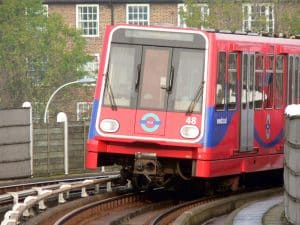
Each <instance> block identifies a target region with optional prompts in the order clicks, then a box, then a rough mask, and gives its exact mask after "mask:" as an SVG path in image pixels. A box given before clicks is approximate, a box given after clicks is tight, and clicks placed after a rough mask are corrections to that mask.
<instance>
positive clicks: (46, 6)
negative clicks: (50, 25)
mask: <svg viewBox="0 0 300 225" xmlns="http://www.w3.org/2000/svg"><path fill="white" fill-rule="evenodd" d="M43 9H44V13H43V14H44V15H45V16H47V17H48V13H49V7H48V5H46V4H43Z"/></svg>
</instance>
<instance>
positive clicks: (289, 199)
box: [284, 105, 300, 224]
mask: <svg viewBox="0 0 300 225" xmlns="http://www.w3.org/2000/svg"><path fill="white" fill-rule="evenodd" d="M284 161H285V163H284V189H285V192H284V211H285V217H286V219H287V220H288V221H289V222H290V223H292V224H300V188H299V187H300V163H299V162H300V105H291V106H288V107H287V109H286V119H285V143H284Z"/></svg>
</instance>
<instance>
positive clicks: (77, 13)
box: [76, 4, 100, 37]
mask: <svg viewBox="0 0 300 225" xmlns="http://www.w3.org/2000/svg"><path fill="white" fill-rule="evenodd" d="M82 7H96V10H97V12H96V13H97V15H96V17H97V18H96V19H95V20H93V19H92V20H86V22H96V27H95V28H92V29H96V34H84V33H83V31H82V36H83V37H99V17H100V16H99V5H96V4H79V5H76V28H77V29H82V27H81V25H80V24H81V22H82V21H85V20H80V18H79V9H80V8H82Z"/></svg>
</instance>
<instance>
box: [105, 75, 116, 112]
mask: <svg viewBox="0 0 300 225" xmlns="http://www.w3.org/2000/svg"><path fill="white" fill-rule="evenodd" d="M108 74H109V73H108V71H107V73H106V74H105V76H106V81H105V85H107V86H106V88H107V93H108V98H109V102H110V107H111V109H112V110H117V109H118V107H117V104H116V100H115V96H114V93H113V90H112V87H111V84H110V80H109V76H108Z"/></svg>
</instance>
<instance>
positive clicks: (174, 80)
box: [104, 29, 205, 113]
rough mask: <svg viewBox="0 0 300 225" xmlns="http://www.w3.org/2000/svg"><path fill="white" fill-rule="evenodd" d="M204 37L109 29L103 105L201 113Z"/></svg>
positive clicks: (189, 34) (175, 33) (192, 34)
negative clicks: (110, 38)
mask: <svg viewBox="0 0 300 225" xmlns="http://www.w3.org/2000/svg"><path fill="white" fill-rule="evenodd" d="M204 64H205V40H204V38H203V37H202V36H200V35H199V34H195V33H177V32H165V31H149V30H134V29H119V30H117V31H115V32H114V33H113V36H112V43H111V48H110V57H109V64H108V68H107V73H106V84H105V85H106V87H105V93H104V105H106V106H110V107H112V108H115V109H117V108H118V107H126V108H136V109H149V110H158V111H164V110H166V111H169V112H170V111H176V112H189V113H201V111H202V101H203V100H202V99H203V98H202V91H203V77H204Z"/></svg>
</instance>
